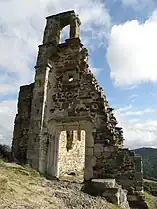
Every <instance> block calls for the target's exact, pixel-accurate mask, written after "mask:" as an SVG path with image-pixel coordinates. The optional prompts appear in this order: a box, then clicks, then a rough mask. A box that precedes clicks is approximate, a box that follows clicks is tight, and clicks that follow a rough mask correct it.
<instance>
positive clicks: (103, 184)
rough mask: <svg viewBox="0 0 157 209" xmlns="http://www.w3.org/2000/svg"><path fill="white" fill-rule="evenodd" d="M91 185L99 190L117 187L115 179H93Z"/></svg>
mask: <svg viewBox="0 0 157 209" xmlns="http://www.w3.org/2000/svg"><path fill="white" fill-rule="evenodd" d="M91 183H92V185H93V186H94V187H95V188H96V189H98V190H103V189H106V188H114V187H115V185H116V181H115V179H92V180H91Z"/></svg>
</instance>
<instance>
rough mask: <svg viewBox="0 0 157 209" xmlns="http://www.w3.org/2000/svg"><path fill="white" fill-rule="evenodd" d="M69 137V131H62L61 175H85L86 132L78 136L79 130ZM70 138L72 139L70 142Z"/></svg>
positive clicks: (60, 147)
mask: <svg viewBox="0 0 157 209" xmlns="http://www.w3.org/2000/svg"><path fill="white" fill-rule="evenodd" d="M72 132H73V134H72V135H71V136H68V137H67V132H66V131H63V132H61V136H60V142H59V161H58V163H59V175H60V176H64V175H65V174H72V173H73V174H75V175H82V177H83V175H84V166H85V134H84V133H82V134H81V138H80V139H79V138H78V135H77V131H72ZM70 137H72V138H71V139H70ZM68 140H72V142H70V144H68Z"/></svg>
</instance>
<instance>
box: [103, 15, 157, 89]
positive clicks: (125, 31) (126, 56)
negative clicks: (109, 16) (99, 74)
mask: <svg viewBox="0 0 157 209" xmlns="http://www.w3.org/2000/svg"><path fill="white" fill-rule="evenodd" d="M156 37H157V13H156V12H154V13H153V14H152V16H151V17H150V18H149V19H148V20H147V21H145V22H144V23H140V22H139V21H138V20H132V21H128V22H125V23H124V24H120V25H114V26H113V27H112V29H111V36H110V40H109V46H108V49H107V61H108V64H109V66H110V70H111V72H110V74H111V78H112V79H113V80H114V82H115V83H116V84H117V85H122V86H124V85H133V84H139V83H141V82H148V81H150V82H157V70H156V66H157V59H156V53H157V39H156Z"/></svg>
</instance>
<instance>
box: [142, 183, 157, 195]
mask: <svg viewBox="0 0 157 209" xmlns="http://www.w3.org/2000/svg"><path fill="white" fill-rule="evenodd" d="M144 191H146V192H148V193H149V194H152V195H153V196H157V182H155V181H154V182H153V181H149V182H144Z"/></svg>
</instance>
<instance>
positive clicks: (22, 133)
mask: <svg viewBox="0 0 157 209" xmlns="http://www.w3.org/2000/svg"><path fill="white" fill-rule="evenodd" d="M33 88H34V83H32V84H30V85H25V86H21V87H20V92H19V99H18V112H17V114H16V118H15V122H14V123H15V124H14V133H13V142H12V152H13V157H15V158H16V159H17V160H18V161H19V162H21V163H25V162H26V154H27V142H28V138H29V125H30V117H31V104H32V97H33Z"/></svg>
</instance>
